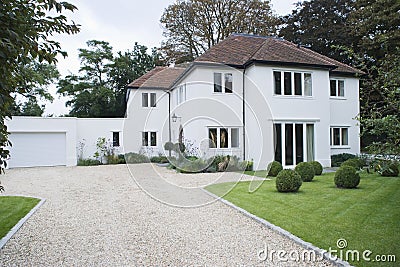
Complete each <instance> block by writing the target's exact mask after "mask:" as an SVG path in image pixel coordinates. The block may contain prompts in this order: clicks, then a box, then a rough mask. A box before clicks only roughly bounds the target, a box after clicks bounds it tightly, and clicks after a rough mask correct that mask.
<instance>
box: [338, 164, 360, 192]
mask: <svg viewBox="0 0 400 267" xmlns="http://www.w3.org/2000/svg"><path fill="white" fill-rule="evenodd" d="M359 183H360V175H359V174H358V173H357V170H356V169H355V168H354V167H351V166H342V167H340V168H339V169H338V170H337V171H336V173H335V185H336V186H337V187H339V188H356V187H357V185H358V184H359Z"/></svg>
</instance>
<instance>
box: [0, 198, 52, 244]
mask: <svg viewBox="0 0 400 267" xmlns="http://www.w3.org/2000/svg"><path fill="white" fill-rule="evenodd" d="M5 196H8V197H29V198H37V199H40V201H39V203H38V204H36V206H35V207H33V208H32V209H31V210H30V211H29V212H28V213H27V214H26V215H25V216H24V217H23V218H22V219H21V220H19V221H18V223H17V224H16V225H14V227H13V228H11V230H10V231H9V232H8V233H7V235H5V236H4V237H3V238H2V239H0V249H2V248H3V247H4V245H5V244H6V243H7V242H8V240H10V239H11V237H13V235H15V233H16V232H17V231H18V230H19V228H21V226H22V225H23V224H24V223H25V222H26V221H27V220H28V219H29V218H30V217H31V216H32V215H33V214H34V213H35V212H36V211H37V210H38V209H39V208H40V207H41V206H42V205H43V204H44V202H45V201H46V199H45V198H42V197H34V196H25V195H5Z"/></svg>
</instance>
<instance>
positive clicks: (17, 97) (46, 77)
mask: <svg viewBox="0 0 400 267" xmlns="http://www.w3.org/2000/svg"><path fill="white" fill-rule="evenodd" d="M18 69H19V70H18V73H19V75H20V77H21V79H20V80H19V81H18V84H17V87H16V88H15V89H16V90H15V93H13V94H12V96H13V98H14V105H13V110H12V115H19V116H41V115H42V114H43V112H44V105H39V104H38V100H42V101H50V102H51V101H53V97H52V95H51V94H50V93H49V92H48V90H47V88H48V86H49V85H51V84H52V83H54V82H56V81H57V80H58V78H59V77H60V73H59V72H58V70H57V68H56V66H55V65H51V64H47V63H45V62H42V63H39V62H37V61H31V62H29V63H27V64H20V66H19V68H18Z"/></svg>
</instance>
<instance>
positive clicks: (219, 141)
mask: <svg viewBox="0 0 400 267" xmlns="http://www.w3.org/2000/svg"><path fill="white" fill-rule="evenodd" d="M210 129H217V146H216V147H210V146H208V148H209V149H239V148H240V145H241V142H240V127H221V126H209V127H207V138H208V137H209V134H210ZM221 129H226V130H227V131H228V147H221ZM232 129H237V131H238V140H237V141H238V146H237V147H232Z"/></svg>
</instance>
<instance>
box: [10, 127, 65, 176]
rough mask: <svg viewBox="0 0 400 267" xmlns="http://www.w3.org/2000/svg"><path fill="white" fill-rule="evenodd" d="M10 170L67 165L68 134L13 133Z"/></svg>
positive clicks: (11, 136) (11, 135)
mask: <svg viewBox="0 0 400 267" xmlns="http://www.w3.org/2000/svg"><path fill="white" fill-rule="evenodd" d="M9 138H10V141H11V143H12V147H10V155H11V158H10V159H9V161H8V165H9V166H8V167H9V168H16V167H33V166H60V165H67V151H66V132H11V134H10V136H9Z"/></svg>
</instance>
